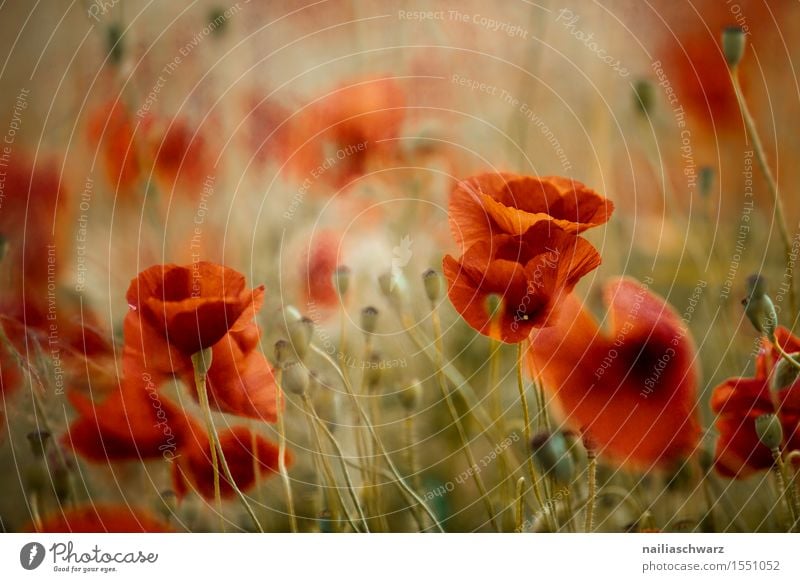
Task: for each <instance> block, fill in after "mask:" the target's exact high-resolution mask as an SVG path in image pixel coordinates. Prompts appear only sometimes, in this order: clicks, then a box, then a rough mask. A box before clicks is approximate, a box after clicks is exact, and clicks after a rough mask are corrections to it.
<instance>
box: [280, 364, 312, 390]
mask: <svg viewBox="0 0 800 582" xmlns="http://www.w3.org/2000/svg"><path fill="white" fill-rule="evenodd" d="M308 383H309V379H308V370H306V367H305V366H304V365H303V364H301V363H299V362H292V363H291V364H289V365H288V366H285V367H284V368H283V374H282V375H281V387H282V388H283V389H284V390H286V391H287V392H291V393H292V394H295V395H297V396H304V395H306V394H307V393H308Z"/></svg>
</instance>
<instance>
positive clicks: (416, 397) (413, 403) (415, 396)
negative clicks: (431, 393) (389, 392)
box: [397, 378, 422, 412]
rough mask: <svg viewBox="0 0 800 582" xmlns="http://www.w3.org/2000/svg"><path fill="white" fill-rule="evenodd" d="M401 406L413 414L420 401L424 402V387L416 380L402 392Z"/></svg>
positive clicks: (400, 393) (400, 394)
mask: <svg viewBox="0 0 800 582" xmlns="http://www.w3.org/2000/svg"><path fill="white" fill-rule="evenodd" d="M397 396H398V397H399V398H400V404H402V405H403V408H405V409H406V411H408V412H412V411H414V410H416V409H417V408H418V407H419V403H420V400H422V386H421V385H420V383H419V380H417V379H416V378H414V379H413V380H412V381H411V384H409V385H408V386H407V387H406V388H404V389H403V390H401V391H400V392H399V393H398V395H397Z"/></svg>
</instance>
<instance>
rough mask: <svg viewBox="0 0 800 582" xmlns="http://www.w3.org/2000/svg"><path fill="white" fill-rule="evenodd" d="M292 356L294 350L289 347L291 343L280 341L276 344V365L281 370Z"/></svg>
mask: <svg viewBox="0 0 800 582" xmlns="http://www.w3.org/2000/svg"><path fill="white" fill-rule="evenodd" d="M291 356H292V349H291V348H290V347H289V342H287V341H286V340H285V339H279V340H278V341H276V342H275V363H276V364H277V365H278V367H279V368H281V367H283V365H284V364H285V363H286V362H288V361H289V359H290V358H291Z"/></svg>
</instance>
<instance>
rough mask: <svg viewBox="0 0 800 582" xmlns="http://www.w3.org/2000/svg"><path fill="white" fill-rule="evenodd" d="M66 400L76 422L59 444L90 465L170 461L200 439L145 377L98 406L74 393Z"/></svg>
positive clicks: (131, 381)
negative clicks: (157, 460)
mask: <svg viewBox="0 0 800 582" xmlns="http://www.w3.org/2000/svg"><path fill="white" fill-rule="evenodd" d="M68 397H69V400H70V403H71V404H72V406H73V407H74V408H75V409H76V410H77V412H78V418H77V420H75V421H74V422H73V423H72V424H71V425H70V427H69V431H68V432H67V433H66V434H65V435H64V437H63V442H64V444H65V445H66V446H68V447H70V448H72V449H73V450H74V451H75V452H77V453H79V454H80V455H81V456H82V457H84V458H86V459H88V460H90V461H94V462H101V463H107V462H111V461H130V460H149V459H157V458H164V459H165V460H172V458H174V457H176V456H179V455H180V453H179V451H180V450H181V449H182V448H183V447H184V446H185V444H186V443H188V442H190V441H191V440H192V439H194V438H201V437H197V436H196V435H203V436H204V433H202V431H201V430H200V429H199V428H198V426H197V423H196V422H195V421H194V420H193V419H191V418H190V417H189V416H187V415H186V413H185V412H184V411H183V410H181V409H180V408H179V407H178V406H176V405H175V404H173V403H172V402H171V401H170V400H169V399H167V398H166V397H163V396H162V395H160V394H159V393H158V391H157V386H156V384H155V383H154V382H152V380H151V379H150V378H149V377H148V376H145V377H144V378H136V379H126V380H123V381H122V383H121V385H120V386H119V387H118V389H115V390H113V391H111V394H110V395H109V396H108V397H107V398H105V400H103V401H102V402H101V403H99V404H96V403H94V402H92V400H91V399H90V398H89V397H88V396H86V395H85V394H82V393H80V392H78V391H75V390H71V391H69V392H68Z"/></svg>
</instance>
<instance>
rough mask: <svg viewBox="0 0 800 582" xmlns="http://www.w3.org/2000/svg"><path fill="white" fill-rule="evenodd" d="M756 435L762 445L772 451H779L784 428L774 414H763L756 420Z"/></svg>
mask: <svg viewBox="0 0 800 582" xmlns="http://www.w3.org/2000/svg"><path fill="white" fill-rule="evenodd" d="M756 434H757V435H758V440H759V441H761V444H762V445H764V446H765V447H767V448H768V449H770V450H773V449H777V448H779V447H780V446H781V443H782V442H783V427H782V426H781V421H780V420H778V417H777V416H775V415H774V414H762V415H761V416H759V417H757V418H756Z"/></svg>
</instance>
